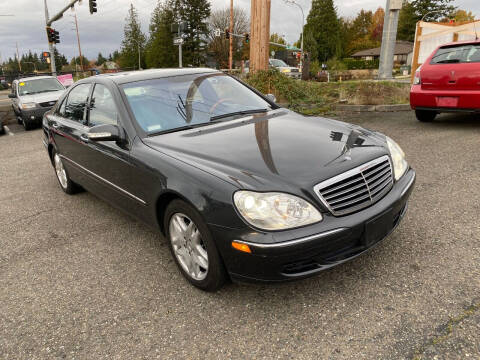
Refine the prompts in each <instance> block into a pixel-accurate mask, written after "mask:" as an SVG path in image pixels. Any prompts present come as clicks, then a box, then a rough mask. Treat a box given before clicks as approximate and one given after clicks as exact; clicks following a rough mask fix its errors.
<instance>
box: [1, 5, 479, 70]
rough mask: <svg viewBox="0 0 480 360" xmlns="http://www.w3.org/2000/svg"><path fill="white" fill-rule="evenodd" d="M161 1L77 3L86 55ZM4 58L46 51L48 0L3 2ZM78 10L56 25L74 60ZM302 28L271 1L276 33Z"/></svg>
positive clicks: (105, 47) (289, 11)
mask: <svg viewBox="0 0 480 360" xmlns="http://www.w3.org/2000/svg"><path fill="white" fill-rule="evenodd" d="M211 1H212V8H213V9H221V8H225V7H227V6H229V4H230V1H228V0H211ZM68 2H69V0H48V6H49V11H50V15H53V14H55V13H57V12H58V11H59V10H60V9H61V8H62V7H63V6H65V4H67V3H68ZM156 2H157V0H97V3H98V12H97V13H96V14H94V15H90V13H89V11H88V0H83V2H82V4H81V5H77V6H76V12H77V17H78V23H79V29H80V40H81V45H82V53H83V54H84V55H85V56H87V57H88V58H90V59H91V58H96V56H97V54H98V52H99V51H101V52H102V53H103V54H104V55H108V54H109V53H111V52H113V51H114V50H115V49H118V48H119V47H120V42H121V40H122V36H123V25H124V19H125V16H126V15H127V12H128V8H129V4H130V3H133V5H134V6H135V7H136V8H137V9H138V12H139V17H140V21H141V24H142V29H143V30H144V31H145V32H146V31H147V30H148V23H149V21H150V15H151V13H152V10H153V8H154V6H155V4H156ZM297 2H298V3H299V4H300V5H301V6H302V7H303V9H304V11H305V16H307V14H308V11H309V10H310V6H311V1H310V0H297ZM385 2H386V0H336V1H335V4H336V6H337V8H338V13H339V15H340V16H347V17H351V16H354V15H355V14H356V13H357V12H358V11H359V10H360V9H362V8H363V9H368V10H375V9H376V8H378V7H379V6H385ZM234 4H235V6H238V7H241V8H243V9H245V10H246V11H247V12H248V13H249V12H250V0H234ZM454 4H455V5H456V6H458V7H460V8H462V9H466V10H469V11H472V12H473V13H474V14H475V15H476V16H477V17H478V16H480V0H456V1H454ZM9 14H11V15H14V16H12V17H4V16H0V56H1V58H0V62H1V61H3V60H5V58H8V57H13V56H14V54H15V44H16V43H18V47H19V52H20V54H22V53H25V52H27V51H28V50H29V49H30V50H32V51H36V52H41V51H44V50H46V49H47V40H46V34H45V13H44V6H43V0H13V1H11V0H8V1H7V0H1V1H0V15H9ZM73 14H74V12H72V11H70V10H69V11H67V12H66V13H65V15H64V17H63V19H61V20H59V21H57V22H55V23H54V28H56V29H57V30H58V31H59V32H60V41H61V43H60V44H58V45H57V47H58V50H59V51H60V52H61V53H63V54H65V55H66V56H67V57H68V58H69V59H70V58H71V57H72V56H76V55H77V54H78V47H77V40H76V36H75V30H74V29H75V25H74V19H73ZM301 26H302V15H301V12H300V10H299V9H298V7H296V6H292V5H288V4H286V3H285V2H284V0H272V14H271V32H276V33H279V34H281V35H285V37H286V39H287V41H288V42H294V41H296V40H297V39H298V37H299V34H300V31H301Z"/></svg>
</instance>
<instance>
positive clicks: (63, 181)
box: [53, 154, 68, 189]
mask: <svg viewBox="0 0 480 360" xmlns="http://www.w3.org/2000/svg"><path fill="white" fill-rule="evenodd" d="M53 162H54V164H55V172H56V173H57V178H58V181H59V182H60V185H61V186H62V187H63V188H64V189H66V188H67V185H68V184H67V173H66V171H65V168H64V167H63V163H62V160H61V159H60V156H58V154H55V156H54V158H53Z"/></svg>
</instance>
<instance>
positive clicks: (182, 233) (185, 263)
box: [164, 200, 226, 291]
mask: <svg viewBox="0 0 480 360" xmlns="http://www.w3.org/2000/svg"><path fill="white" fill-rule="evenodd" d="M164 226H165V227H164V228H165V233H166V236H167V240H168V242H169V246H170V251H171V252H172V255H173V258H174V259H175V262H176V264H177V266H178V268H179V269H180V271H181V272H182V274H183V276H184V277H185V278H186V279H187V280H188V281H189V282H190V283H191V284H193V285H194V286H196V287H198V288H200V289H202V290H205V291H216V290H218V289H220V288H221V287H222V285H223V283H224V282H225V279H226V272H225V269H224V266H223V263H222V260H221V258H220V255H219V254H218V250H217V247H216V246H215V243H214V241H213V238H212V236H211V235H210V231H209V230H208V227H207V225H206V224H205V222H204V221H203V219H202V217H201V216H200V214H199V213H198V212H197V210H196V209H195V208H194V207H193V206H191V205H189V204H188V203H186V202H184V201H182V200H174V201H172V202H171V203H170V204H169V205H168V207H167V210H166V211H165V218H164Z"/></svg>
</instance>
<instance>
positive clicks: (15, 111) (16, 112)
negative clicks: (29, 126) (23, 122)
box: [12, 105, 20, 116]
mask: <svg viewBox="0 0 480 360" xmlns="http://www.w3.org/2000/svg"><path fill="white" fill-rule="evenodd" d="M12 110H13V113H14V114H15V116H18V115H20V114H19V113H18V111H17V110H15V106H13V105H12Z"/></svg>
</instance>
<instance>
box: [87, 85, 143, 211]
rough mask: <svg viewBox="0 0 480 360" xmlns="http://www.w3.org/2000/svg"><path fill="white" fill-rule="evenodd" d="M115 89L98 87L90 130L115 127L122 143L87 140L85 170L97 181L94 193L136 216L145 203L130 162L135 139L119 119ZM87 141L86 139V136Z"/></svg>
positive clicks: (89, 118)
mask: <svg viewBox="0 0 480 360" xmlns="http://www.w3.org/2000/svg"><path fill="white" fill-rule="evenodd" d="M114 90H115V89H114V88H113V87H110V86H107V85H105V84H101V83H96V84H95V85H94V88H93V91H92V95H91V97H90V99H89V104H88V107H87V128H91V127H94V126H98V125H115V126H118V127H119V128H120V131H121V132H122V133H123V134H124V136H125V139H124V140H123V141H92V140H90V141H88V140H84V143H83V144H84V155H83V158H84V159H85V162H84V163H83V166H84V167H85V168H86V171H87V172H88V174H89V175H90V176H91V177H92V178H93V180H95V182H96V184H95V185H94V189H92V191H93V192H95V193H97V194H98V195H99V196H101V197H103V198H106V199H107V200H108V201H109V202H111V203H113V204H114V205H116V206H117V207H121V208H123V209H125V210H128V211H129V212H133V213H136V212H138V211H140V210H142V209H141V207H143V206H144V205H145V204H146V202H145V201H144V199H142V198H140V197H138V194H136V193H135V186H134V179H133V178H132V174H133V165H132V163H131V158H130V148H131V143H132V140H133V139H132V137H131V136H129V135H128V133H127V131H126V130H125V127H124V124H123V123H122V120H121V117H120V116H119V106H118V105H119V104H117V102H116V101H117V100H116V99H115V97H114ZM85 137H86V136H85Z"/></svg>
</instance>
